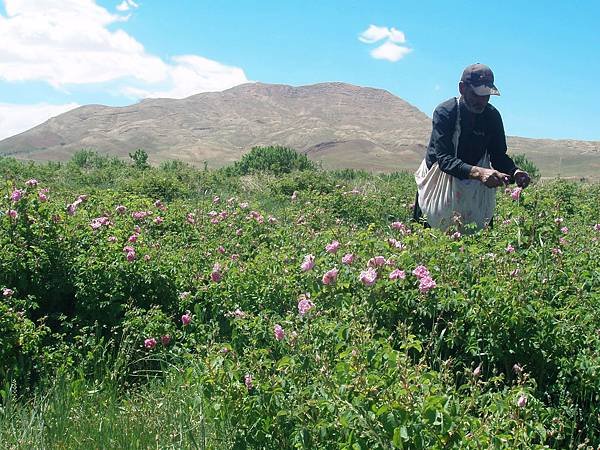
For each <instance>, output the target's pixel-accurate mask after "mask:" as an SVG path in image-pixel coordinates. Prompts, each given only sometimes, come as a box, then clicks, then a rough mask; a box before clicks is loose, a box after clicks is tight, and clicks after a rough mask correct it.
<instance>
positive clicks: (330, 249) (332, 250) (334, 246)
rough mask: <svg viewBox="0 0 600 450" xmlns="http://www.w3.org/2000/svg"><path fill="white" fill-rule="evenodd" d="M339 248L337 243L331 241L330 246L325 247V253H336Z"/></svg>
mask: <svg viewBox="0 0 600 450" xmlns="http://www.w3.org/2000/svg"><path fill="white" fill-rule="evenodd" d="M339 248H340V243H339V242H338V241H332V242H331V243H330V244H327V245H326V246H325V251H326V252H327V253H336V252H337V251H338V249H339Z"/></svg>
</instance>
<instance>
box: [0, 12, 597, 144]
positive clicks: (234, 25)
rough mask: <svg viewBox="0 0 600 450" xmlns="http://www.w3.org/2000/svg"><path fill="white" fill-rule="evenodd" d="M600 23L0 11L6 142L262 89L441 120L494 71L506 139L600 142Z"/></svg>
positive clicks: (574, 18) (539, 17) (562, 16)
mask: <svg viewBox="0 0 600 450" xmlns="http://www.w3.org/2000/svg"><path fill="white" fill-rule="evenodd" d="M598 22H600V1H598V0H589V1H570V2H566V1H555V2H550V1H529V2H522V1H504V2H471V1H460V0H456V1H454V2H448V1H425V0H424V1H420V2H417V1H401V0H394V1H377V0H371V1H369V2H367V1H352V0H346V1H325V0H322V1H310V0H304V1H296V0H290V1H282V0H280V1H262V2H257V1H245V0H241V1H228V2H225V1H213V2H207V1H199V0H196V1H193V0H174V1H171V2H168V1H164V0H116V1H112V0H110V1H109V0H97V1H94V0H61V1H57V0H0V138H2V137H7V136H9V135H12V134H15V133H17V132H20V131H24V130H25V129H28V128H30V127H31V126H34V125H36V124H38V123H41V122H43V121H44V120H46V119H47V118H48V117H50V116H52V115H56V114H59V113H61V112H63V111H65V110H68V109H70V108H73V107H76V106H78V105H83V104H88V103H101V104H106V105H114V106H122V105H127V104H131V103H135V102H136V101H139V100H140V99H142V98H146V97H157V96H161V97H174V98H183V97H186V96H188V95H192V94H195V93H198V92H203V91H216V90H222V89H226V88H229V87H232V86H235V85H237V84H240V83H244V82H252V81H260V82H264V83H284V84H291V85H304V84H312V83H318V82H325V81H343V82H347V83H352V84H357V85H361V86H371V87H377V88H382V89H387V90H388V91H390V92H392V93H393V94H395V95H397V96H399V97H401V98H403V99H405V100H406V101H408V102H410V103H411V104H413V105H415V106H416V107H418V108H419V109H420V110H421V111H423V112H424V113H426V114H427V115H429V116H431V114H432V112H433V109H434V108H435V106H436V105H437V104H438V103H440V102H441V101H443V100H445V99H447V98H449V97H451V96H453V95H456V94H457V83H458V79H459V78H460V74H461V72H462V69H463V68H464V67H465V66H466V65H468V64H471V63H474V62H482V63H485V64H488V65H489V66H490V67H491V68H492V69H493V70H494V73H495V75H496V85H497V86H498V88H499V89H500V92H501V93H502V95H501V96H500V97H494V98H492V103H493V104H494V105H495V106H496V107H497V108H498V109H499V110H500V111H501V113H502V116H503V118H504V123H505V128H506V132H507V134H509V135H516V136H524V137H543V138H555V139H561V138H567V139H586V140H600V126H598V124H600V106H599V104H600V95H599V94H598V80H599V74H600V32H599V31H598V30H599V29H600V28H599V27H598Z"/></svg>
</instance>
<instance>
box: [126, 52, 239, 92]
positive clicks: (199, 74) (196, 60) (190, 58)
mask: <svg viewBox="0 0 600 450" xmlns="http://www.w3.org/2000/svg"><path fill="white" fill-rule="evenodd" d="M173 62H174V63H175V64H174V65H172V66H170V67H169V69H168V74H167V78H168V83H167V84H168V85H169V86H171V87H170V88H168V89H163V90H161V89H155V90H149V89H140V88H135V87H128V88H125V89H124V90H123V93H125V94H127V95H130V96H133V97H138V98H139V97H152V98H158V97H161V98H165V97H166V98H184V97H188V96H190V95H191V94H195V93H198V92H215V91H222V90H224V89H229V88H231V87H233V86H237V85H238V84H242V83H248V79H247V78H246V75H245V74H244V71H243V70H242V69H239V68H237V67H231V66H226V65H224V64H221V63H219V62H217V61H213V60H210V59H207V58H203V57H201V56H196V55H183V56H177V57H175V58H173Z"/></svg>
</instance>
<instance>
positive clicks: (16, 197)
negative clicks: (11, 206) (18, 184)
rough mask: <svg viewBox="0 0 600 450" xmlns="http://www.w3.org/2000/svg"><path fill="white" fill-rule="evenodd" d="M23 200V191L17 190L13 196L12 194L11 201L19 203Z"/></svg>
mask: <svg viewBox="0 0 600 450" xmlns="http://www.w3.org/2000/svg"><path fill="white" fill-rule="evenodd" d="M22 198H23V191H22V190H21V189H15V190H14V191H13V192H12V194H10V199H11V200H12V201H13V202H15V203H16V202H18V201H19V200H21V199H22Z"/></svg>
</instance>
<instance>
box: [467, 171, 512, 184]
mask: <svg viewBox="0 0 600 450" xmlns="http://www.w3.org/2000/svg"><path fill="white" fill-rule="evenodd" d="M469 178H471V179H474V180H479V181H481V182H482V183H483V184H484V185H486V186H487V187H489V188H496V187H500V186H503V185H505V184H508V180H509V179H510V175H507V174H505V173H502V172H499V171H497V170H494V169H485V168H483V167H477V166H473V167H472V168H471V173H470V174H469Z"/></svg>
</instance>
